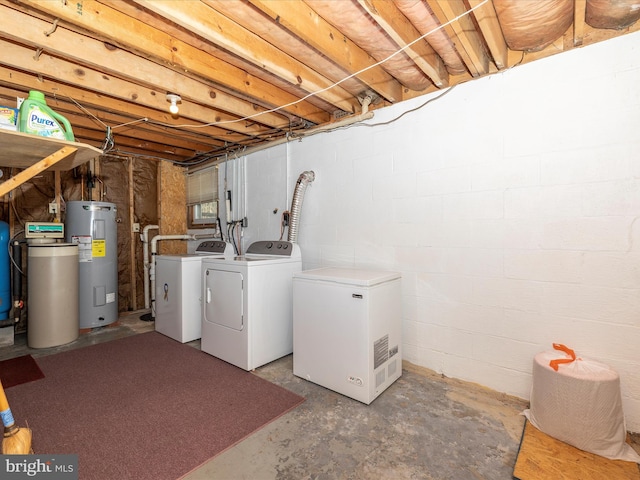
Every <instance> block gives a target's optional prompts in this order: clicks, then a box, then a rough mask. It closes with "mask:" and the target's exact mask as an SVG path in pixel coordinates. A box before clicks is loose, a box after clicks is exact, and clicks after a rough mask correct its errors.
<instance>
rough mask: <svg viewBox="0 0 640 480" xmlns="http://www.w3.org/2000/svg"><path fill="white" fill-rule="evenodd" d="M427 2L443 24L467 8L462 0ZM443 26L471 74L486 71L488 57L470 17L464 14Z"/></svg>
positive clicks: (475, 74)
mask: <svg viewBox="0 0 640 480" xmlns="http://www.w3.org/2000/svg"><path fill="white" fill-rule="evenodd" d="M427 4H428V5H429V7H430V8H431V10H432V11H433V13H434V14H435V15H436V17H437V18H438V20H439V21H440V23H441V24H443V25H444V24H446V23H448V22H450V21H451V20H453V19H454V18H457V17H458V16H459V15H462V14H464V13H465V12H466V11H467V10H468V9H467V8H466V6H465V4H464V2H463V0H427ZM444 28H445V30H446V31H447V33H448V34H449V37H450V38H451V41H453V43H454V45H455V47H456V50H457V51H458V53H459V54H460V57H461V58H462V61H463V62H464V63H465V65H466V66H467V68H468V69H469V72H471V75H472V76H473V77H478V76H481V75H484V74H486V73H488V72H489V58H488V57H487V54H486V52H485V50H484V47H483V45H482V39H481V38H480V35H479V34H478V32H477V31H476V29H475V26H474V25H473V21H472V20H471V18H469V16H468V15H465V16H463V17H461V18H460V19H458V20H457V21H455V22H453V23H451V24H449V25H447V26H446V27H444Z"/></svg>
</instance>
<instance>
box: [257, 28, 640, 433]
mask: <svg viewBox="0 0 640 480" xmlns="http://www.w3.org/2000/svg"><path fill="white" fill-rule="evenodd" d="M439 95H442V93H435V94H432V95H430V96H428V97H423V98H417V99H414V100H411V101H407V102H404V103H402V104H398V105H394V106H392V107H389V108H385V109H381V110H377V111H376V112H375V117H374V119H372V120H371V121H369V122H368V124H369V126H353V127H351V128H348V129H342V130H338V131H335V132H332V133H325V134H319V135H316V136H313V137H309V138H306V139H304V140H302V141H295V142H291V143H289V144H287V145H281V146H278V147H274V148H272V149H270V150H268V151H266V152H260V153H259V154H255V155H251V156H249V157H248V158H247V164H246V168H247V208H248V217H249V222H250V223H249V228H247V229H246V230H245V241H246V242H247V244H248V243H251V241H253V240H262V239H265V238H278V237H279V219H278V220H276V219H274V216H275V215H274V214H273V213H272V211H273V209H274V208H275V207H277V208H279V209H280V211H281V210H282V209H287V208H289V202H290V201H291V195H292V192H293V186H294V185H295V181H296V180H297V178H298V175H299V174H300V173H301V172H302V171H304V170H314V172H315V173H316V180H315V181H314V182H313V183H312V184H311V185H310V186H309V187H308V188H307V191H306V194H305V199H304V204H303V208H302V221H301V226H300V230H299V243H300V247H301V249H302V253H303V262H304V268H305V269H309V268H315V267H319V266H328V265H334V266H357V267H371V268H381V269H388V270H395V271H400V272H401V273H402V277H403V279H402V285H403V287H402V288H403V302H402V303H403V312H402V316H403V332H404V338H403V346H404V358H405V359H406V360H408V361H410V362H412V363H414V364H417V365H421V366H425V367H427V368H430V369H433V370H435V371H436V372H439V373H442V374H444V375H446V376H449V377H456V378H460V379H464V380H468V381H472V382H476V383H479V384H482V385H485V386H487V387H490V388H492V389H495V390H497V391H500V392H505V393H508V394H511V395H516V396H518V397H522V398H529V392H530V388H531V368H532V362H533V357H534V356H535V354H536V353H538V352H540V351H544V350H551V349H552V343H554V342H557V343H563V344H565V345H567V346H569V347H571V348H573V349H574V350H575V351H576V352H577V353H578V354H579V355H580V356H583V357H586V358H590V359H593V360H597V361H600V362H603V363H606V364H608V365H610V366H611V367H612V368H614V369H615V370H616V371H617V372H618V373H619V374H620V377H621V390H622V396H623V406H624V410H625V415H626V419H627V427H628V428H629V430H631V431H635V432H638V431H640V354H639V353H638V352H639V350H638V346H639V345H640V221H638V218H639V217H640V134H638V132H639V130H640V33H634V34H629V35H626V36H623V37H619V38H616V39H613V40H609V41H606V42H602V43H599V44H596V45H592V46H588V47H584V48H581V49H576V50H573V51H571V52H567V53H562V54H559V55H556V56H553V57H550V58H547V59H543V60H539V61H536V62H534V63H531V64H526V65H522V66H519V67H517V68H514V69H511V70H509V71H506V72H502V73H499V74H496V75H493V76H491V77H487V78H483V79H479V80H474V81H472V82H468V83H466V84H462V85H459V86H457V87H455V88H453V89H451V90H450V91H447V93H446V94H445V95H444V96H442V97H441V98H439V99H437V100H433V99H435V97H437V96H439ZM427 100H433V101H431V102H430V103H428V104H426V105H424V106H422V107H421V108H419V109H418V110H417V111H415V112H412V113H407V114H406V115H404V116H403V117H402V118H399V119H397V120H396V121H392V120H393V119H395V118H397V117H399V116H400V115H401V114H402V113H404V112H407V111H409V110H411V109H414V108H416V107H420V106H421V105H423V104H425V102H426V101H427ZM386 122H390V123H386ZM376 125H377V126H376ZM272 168H273V169H275V170H273V171H272ZM274 171H275V173H273V172H274ZM252 222H253V223H252Z"/></svg>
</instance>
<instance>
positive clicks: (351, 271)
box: [293, 267, 400, 287]
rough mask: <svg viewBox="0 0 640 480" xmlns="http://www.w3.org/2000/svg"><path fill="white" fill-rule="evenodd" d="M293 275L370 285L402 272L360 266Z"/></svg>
mask: <svg viewBox="0 0 640 480" xmlns="http://www.w3.org/2000/svg"><path fill="white" fill-rule="evenodd" d="M293 277H294V278H300V279H305V280H315V281H323V282H332V283H341V284H346V285H355V286H360V287H370V286H372V285H378V284H380V283H384V282H389V281H391V280H396V279H398V278H400V273H398V272H388V271H382V270H369V269H360V268H340V267H325V268H318V269H315V270H304V271H302V272H296V273H294V274H293Z"/></svg>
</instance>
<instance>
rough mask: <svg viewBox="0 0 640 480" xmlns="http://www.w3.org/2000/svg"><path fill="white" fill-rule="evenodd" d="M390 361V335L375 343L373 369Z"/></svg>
mask: <svg viewBox="0 0 640 480" xmlns="http://www.w3.org/2000/svg"><path fill="white" fill-rule="evenodd" d="M387 360H389V335H385V336H384V337H382V338H380V339H378V340H376V341H375V342H373V369H374V370H375V369H376V368H378V367H379V366H380V365H382V364H383V363H384V362H386V361H387Z"/></svg>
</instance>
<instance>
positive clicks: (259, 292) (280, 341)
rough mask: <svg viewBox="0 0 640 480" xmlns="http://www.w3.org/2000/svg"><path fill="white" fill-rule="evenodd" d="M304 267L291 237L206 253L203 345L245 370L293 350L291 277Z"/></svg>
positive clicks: (203, 287)
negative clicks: (222, 254) (227, 254)
mask: <svg viewBox="0 0 640 480" xmlns="http://www.w3.org/2000/svg"><path fill="white" fill-rule="evenodd" d="M301 270H302V256H301V254H300V247H299V246H298V245H297V244H295V243H292V242H286V241H275V240H274V241H259V242H255V243H253V244H251V245H250V246H249V248H248V249H247V253H246V255H243V256H236V257H232V258H207V259H204V260H203V261H202V289H203V290H202V299H203V302H202V340H201V345H200V348H201V350H202V351H203V352H206V353H208V354H210V355H213V356H215V357H217V358H220V359H221V360H224V361H226V362H228V363H231V364H232V365H235V366H237V367H240V368H242V369H244V370H253V369H255V368H257V367H259V366H261V365H264V364H266V363H269V362H271V361H273V360H276V359H278V358H280V357H283V356H285V355H288V354H290V353H292V352H293V315H292V301H293V300H292V282H293V274H294V273H295V272H300V271H301Z"/></svg>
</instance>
